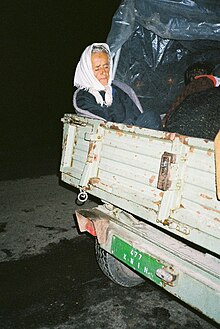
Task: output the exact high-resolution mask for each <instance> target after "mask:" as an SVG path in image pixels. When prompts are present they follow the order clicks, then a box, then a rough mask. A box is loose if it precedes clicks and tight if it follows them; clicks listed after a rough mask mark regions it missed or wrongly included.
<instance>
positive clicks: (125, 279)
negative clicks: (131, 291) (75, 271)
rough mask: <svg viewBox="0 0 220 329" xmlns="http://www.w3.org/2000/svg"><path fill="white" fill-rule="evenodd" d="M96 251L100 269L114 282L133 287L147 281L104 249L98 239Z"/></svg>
mask: <svg viewBox="0 0 220 329" xmlns="http://www.w3.org/2000/svg"><path fill="white" fill-rule="evenodd" d="M95 253H96V259H97V262H98V265H99V267H100V269H101V270H102V272H103V273H104V274H105V275H106V276H107V277H108V278H109V279H110V280H112V281H113V282H114V283H117V284H118V285H120V286H123V287H127V288H131V287H135V286H137V285H139V284H141V283H143V282H144V281H145V280H144V279H143V278H141V277H140V276H139V275H138V274H136V273H135V272H134V271H133V270H131V269H130V268H129V267H128V266H126V265H124V264H123V263H122V262H120V261H119V260H118V259H116V258H115V257H113V256H112V255H111V254H109V253H108V252H107V251H105V250H104V249H102V248H101V247H100V245H99V243H98V241H97V239H96V240H95Z"/></svg>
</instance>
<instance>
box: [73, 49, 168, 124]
mask: <svg viewBox="0 0 220 329" xmlns="http://www.w3.org/2000/svg"><path fill="white" fill-rule="evenodd" d="M74 86H76V87H77V88H78V89H77V90H76V91H75V93H74V96H73V104H74V107H75V110H76V113H78V114H79V115H83V116H87V117H91V118H96V119H101V120H105V121H111V122H117V123H124V124H128V125H135V126H139V127H145V128H150V129H161V128H162V124H161V119H160V115H159V114H158V113H156V112H153V111H146V112H143V110H142V108H141V105H140V103H139V101H138V98H137V96H136V95H135V93H134V91H132V92H131V89H130V88H129V87H128V86H127V85H125V84H123V83H120V82H118V81H112V59H111V55H110V49H109V46H108V45H107V44H106V43H94V44H92V45H90V46H88V47H87V48H86V49H85V50H84V52H83V53H82V55H81V58H80V61H79V63H78V65H77V67H76V72H75V76H74Z"/></svg>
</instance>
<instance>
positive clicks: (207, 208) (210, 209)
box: [202, 205, 220, 214]
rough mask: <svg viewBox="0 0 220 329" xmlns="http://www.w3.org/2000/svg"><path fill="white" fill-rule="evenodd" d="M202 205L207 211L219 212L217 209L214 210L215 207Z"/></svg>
mask: <svg viewBox="0 0 220 329" xmlns="http://www.w3.org/2000/svg"><path fill="white" fill-rule="evenodd" d="M202 207H203V208H204V209H205V210H208V211H214V212H217V214H220V211H219V210H216V209H213V208H210V207H206V206H203V205H202Z"/></svg>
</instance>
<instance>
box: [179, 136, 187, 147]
mask: <svg viewBox="0 0 220 329" xmlns="http://www.w3.org/2000/svg"><path fill="white" fill-rule="evenodd" d="M179 140H180V142H181V143H183V144H185V145H188V144H189V142H188V137H187V136H183V135H179Z"/></svg>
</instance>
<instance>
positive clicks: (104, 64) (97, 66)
mask: <svg viewBox="0 0 220 329" xmlns="http://www.w3.org/2000/svg"><path fill="white" fill-rule="evenodd" d="M91 62H92V70H93V74H94V76H95V77H96V79H98V80H99V82H100V83H101V84H102V85H103V86H106V85H107V84H108V79H109V69H110V68H109V61H108V55H107V54H106V53H104V52H103V53H92V55H91Z"/></svg>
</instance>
